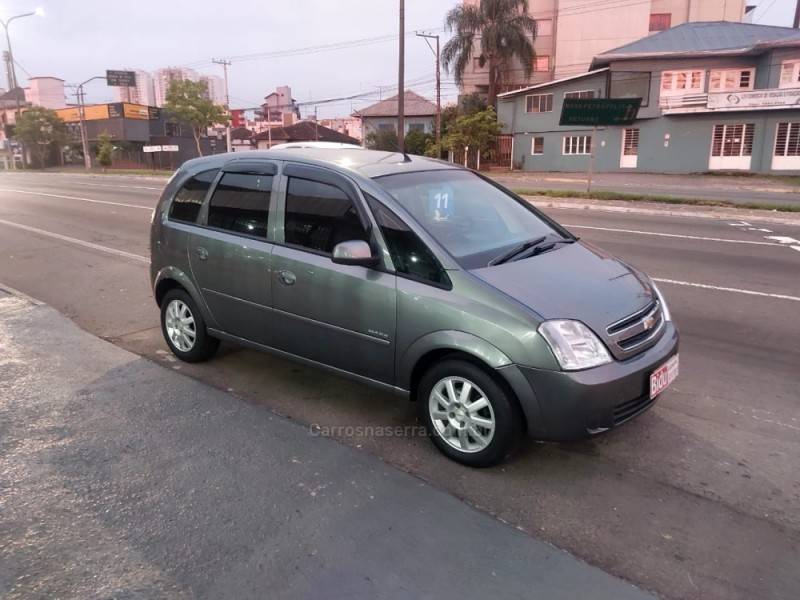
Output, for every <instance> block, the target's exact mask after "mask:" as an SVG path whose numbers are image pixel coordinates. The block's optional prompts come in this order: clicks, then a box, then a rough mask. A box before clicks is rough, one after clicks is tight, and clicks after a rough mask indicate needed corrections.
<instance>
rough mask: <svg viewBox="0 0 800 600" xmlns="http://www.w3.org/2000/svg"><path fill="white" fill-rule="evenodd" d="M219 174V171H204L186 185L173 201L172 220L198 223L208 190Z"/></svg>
mask: <svg viewBox="0 0 800 600" xmlns="http://www.w3.org/2000/svg"><path fill="white" fill-rule="evenodd" d="M217 173H218V171H217V169H212V170H210V171H203V172H202V173H198V174H197V175H195V176H194V177H192V178H191V179H189V181H187V182H186V183H184V184H183V187H181V189H179V190H178V193H177V194H175V197H174V198H173V199H172V204H171V205H170V207H169V218H170V220H172V221H183V222H184V223H196V222H197V215H199V214H200V207H201V206H202V205H203V200H205V198H206V194H207V193H208V188H210V187H211V184H212V182H213V181H214V178H215V177H216V176H217Z"/></svg>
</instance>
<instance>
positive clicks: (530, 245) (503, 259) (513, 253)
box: [489, 235, 547, 267]
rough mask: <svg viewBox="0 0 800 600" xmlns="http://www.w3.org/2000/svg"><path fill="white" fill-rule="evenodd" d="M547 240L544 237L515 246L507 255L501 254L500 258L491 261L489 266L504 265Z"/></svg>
mask: <svg viewBox="0 0 800 600" xmlns="http://www.w3.org/2000/svg"><path fill="white" fill-rule="evenodd" d="M546 239H547V236H546V235H543V236H542V237H538V238H536V239H533V240H528V241H527V242H523V243H521V244H520V245H519V246H514V247H513V248H512V249H511V250H509V251H508V252H506V253H505V254H501V255H500V256H498V257H496V258H493V259H492V260H490V261H489V266H490V267H493V266H494V265H502V264H503V263H504V262H507V261H509V260H511V259H512V258H514V257H515V256H516V255H517V254H519V253H520V252H525V250H528V249H530V248H533V247H535V246H538V245H539V244H541V243H542V242H543V241H545V240H546Z"/></svg>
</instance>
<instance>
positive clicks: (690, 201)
mask: <svg viewBox="0 0 800 600" xmlns="http://www.w3.org/2000/svg"><path fill="white" fill-rule="evenodd" d="M512 191H513V192H514V193H515V194H519V195H520V196H546V197H548V198H576V199H582V200H622V201H624V202H652V203H656V204H687V205H691V206H717V207H724V208H746V209H755V210H770V211H778V212H800V201H799V202H798V203H797V204H778V203H770V202H731V201H729V200H711V199H708V198H684V197H682V196H659V195H651V194H631V193H627V192H610V191H605V190H603V191H597V192H578V191H574V190H536V189H530V188H512Z"/></svg>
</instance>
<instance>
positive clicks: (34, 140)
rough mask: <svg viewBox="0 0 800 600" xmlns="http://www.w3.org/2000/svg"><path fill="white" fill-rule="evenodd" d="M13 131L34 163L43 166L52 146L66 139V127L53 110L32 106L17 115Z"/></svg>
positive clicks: (55, 146)
mask: <svg viewBox="0 0 800 600" xmlns="http://www.w3.org/2000/svg"><path fill="white" fill-rule="evenodd" d="M14 133H15V135H16V136H17V139H18V140H19V141H20V142H22V143H23V144H24V146H25V147H26V148H27V149H28V150H30V152H31V154H32V155H33V157H34V159H35V160H34V163H35V165H36V166H39V167H45V166H47V157H48V155H49V154H50V153H51V152H52V150H53V148H57V147H58V146H59V145H61V144H63V143H64V141H65V140H66V137H67V127H66V125H65V124H64V121H62V120H61V118H60V117H59V116H58V115H57V114H56V113H55V111H52V110H50V109H48V108H42V107H40V106H34V107H32V108H29V109H28V110H26V111H25V112H23V113H22V114H21V115H20V116H19V118H18V119H17V126H16V128H15V131H14Z"/></svg>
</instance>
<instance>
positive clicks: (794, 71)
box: [780, 60, 800, 88]
mask: <svg viewBox="0 0 800 600" xmlns="http://www.w3.org/2000/svg"><path fill="white" fill-rule="evenodd" d="M780 87H782V88H795V87H800V60H786V61H784V62H783V63H781V82H780Z"/></svg>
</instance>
